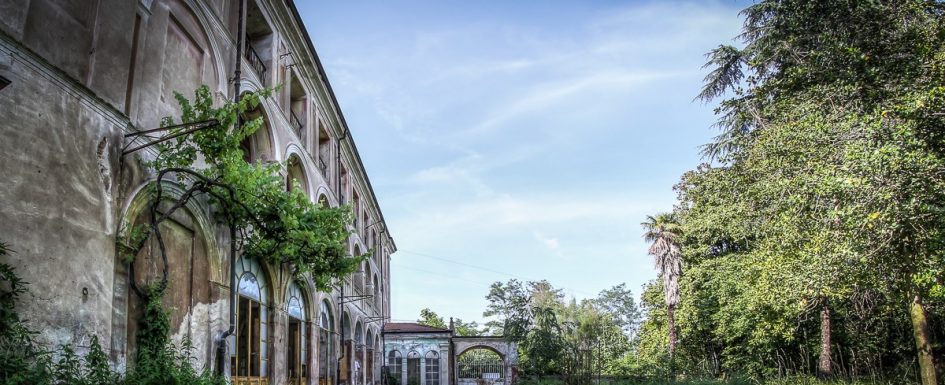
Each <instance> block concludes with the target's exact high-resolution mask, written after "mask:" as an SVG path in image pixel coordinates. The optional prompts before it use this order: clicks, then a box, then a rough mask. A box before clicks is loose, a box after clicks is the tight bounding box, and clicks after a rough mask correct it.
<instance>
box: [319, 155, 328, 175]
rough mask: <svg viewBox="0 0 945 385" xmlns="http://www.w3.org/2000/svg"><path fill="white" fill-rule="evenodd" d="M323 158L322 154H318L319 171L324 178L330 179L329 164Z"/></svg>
mask: <svg viewBox="0 0 945 385" xmlns="http://www.w3.org/2000/svg"><path fill="white" fill-rule="evenodd" d="M322 156H323V155H322V154H318V171H321V172H322V176H324V177H325V178H328V162H326V161H325V159H324V158H322Z"/></svg>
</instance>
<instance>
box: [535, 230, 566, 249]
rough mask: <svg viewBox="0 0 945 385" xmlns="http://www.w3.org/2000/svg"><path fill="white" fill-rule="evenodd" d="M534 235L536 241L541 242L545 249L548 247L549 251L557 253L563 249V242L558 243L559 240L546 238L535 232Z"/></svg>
mask: <svg viewBox="0 0 945 385" xmlns="http://www.w3.org/2000/svg"><path fill="white" fill-rule="evenodd" d="M532 235H534V236H535V239H537V240H538V242H541V244H543V245H545V247H547V248H548V249H549V250H552V251H557V250H558V249H559V248H561V242H559V241H558V238H549V237H546V236H544V235H543V234H542V233H540V232H538V231H533V232H532Z"/></svg>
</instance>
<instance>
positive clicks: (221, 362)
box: [217, 0, 246, 374]
mask: <svg viewBox="0 0 945 385" xmlns="http://www.w3.org/2000/svg"><path fill="white" fill-rule="evenodd" d="M245 2H246V1H245V0H239V18H238V19H237V22H236V61H235V65H234V67H235V69H234V72H233V92H234V95H233V102H234V103H239V101H240V81H241V80H242V78H241V75H242V74H241V71H240V67H241V59H242V57H243V44H245V40H246V36H245V34H244V32H243V22H244V21H245V17H244V15H243V13H244V12H245V8H244V3H245ZM242 124H243V119H242V117H240V115H239V113H237V114H236V128H235V130H236V131H239V129H240V127H241V126H242ZM235 331H236V229H235V228H234V227H233V224H232V223H230V328H229V329H227V330H226V331H224V332H223V334H222V335H220V341H219V343H218V345H217V373H219V374H223V371H224V367H225V366H226V359H225V358H224V355H226V339H227V337H229V336H231V335H233V333H234V332H235Z"/></svg>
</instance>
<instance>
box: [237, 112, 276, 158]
mask: <svg viewBox="0 0 945 385" xmlns="http://www.w3.org/2000/svg"><path fill="white" fill-rule="evenodd" d="M260 116H261V117H263V123H262V125H261V126H260V127H259V129H257V130H256V132H254V133H253V134H252V135H250V136H248V137H246V138H245V139H243V142H241V143H240V148H241V149H242V150H243V160H245V161H246V163H254V162H264V163H265V162H269V161H271V160H273V158H274V156H273V150H272V137H271V136H272V134H271V132H270V130H269V123H268V121H269V117H268V116H267V114H266V113H265V112H264V110H263V108H262V106H261V105H260V106H257V107H256V108H255V109H253V110H250V111H246V112H244V113H243V115H242V117H243V120H244V121H250V120H253V119H256V118H258V117H260Z"/></svg>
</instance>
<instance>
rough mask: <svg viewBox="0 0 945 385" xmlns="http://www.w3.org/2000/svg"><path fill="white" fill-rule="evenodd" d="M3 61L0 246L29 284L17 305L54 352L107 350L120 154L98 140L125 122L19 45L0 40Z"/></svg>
mask: <svg viewBox="0 0 945 385" xmlns="http://www.w3.org/2000/svg"><path fill="white" fill-rule="evenodd" d="M0 37H2V36H0ZM0 62H2V63H3V66H0V76H4V77H6V78H7V79H10V80H11V84H10V85H9V86H7V87H6V88H5V89H3V90H2V91H0V105H3V106H5V107H4V108H0V128H2V130H0V133H2V135H0V137H2V138H3V139H2V140H0V175H3V176H4V182H3V183H0V198H2V201H3V204H0V240H2V241H3V242H6V243H7V244H9V246H10V248H11V249H12V250H14V253H12V254H11V255H9V256H7V257H6V260H5V261H3V262H6V263H10V264H11V265H12V266H13V267H14V268H15V269H16V271H17V274H19V275H20V276H21V277H22V278H23V279H24V280H25V281H27V282H29V283H30V290H31V295H30V296H28V297H27V298H26V300H25V301H23V303H22V304H21V306H20V309H21V311H22V313H23V315H25V318H27V319H29V320H30V321H32V322H33V325H34V328H35V329H37V330H41V331H42V339H43V340H45V341H47V342H48V343H49V344H50V345H52V346H55V345H58V344H64V343H72V344H77V345H78V346H79V347H80V348H84V347H87V346H88V342H89V338H90V337H91V335H93V334H94V335H98V337H99V339H100V341H101V342H102V343H103V344H104V345H106V346H107V341H108V340H109V339H108V337H109V334H110V315H111V307H112V303H111V297H112V295H111V292H112V284H113V281H114V277H113V274H112V269H111V268H110V267H111V266H112V264H113V261H114V248H115V246H114V233H115V230H116V223H117V219H116V213H115V210H114V207H115V201H114V197H113V192H114V191H113V189H114V182H113V181H114V180H115V178H116V177H117V175H116V173H115V171H114V170H116V169H117V164H118V153H117V151H116V148H115V147H112V146H107V145H104V146H103V145H102V143H106V144H107V143H109V142H110V143H115V142H118V141H119V140H120V137H119V133H120V132H121V127H123V126H124V125H125V124H126V121H124V119H123V117H121V116H120V114H117V113H115V112H114V111H112V110H110V109H108V108H106V107H103V106H102V105H101V104H100V103H98V101H97V100H95V98H94V97H93V96H91V95H89V94H88V93H86V92H85V91H84V90H83V89H81V88H80V87H77V86H76V85H75V84H72V83H70V82H67V81H63V79H62V78H61V77H59V76H58V75H57V74H56V73H54V72H51V71H50V70H49V69H48V68H46V67H44V66H43V63H41V62H37V61H35V60H32V58H30V57H28V56H24V55H21V47H18V46H17V45H16V44H15V43H12V42H10V41H8V40H2V39H0Z"/></svg>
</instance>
